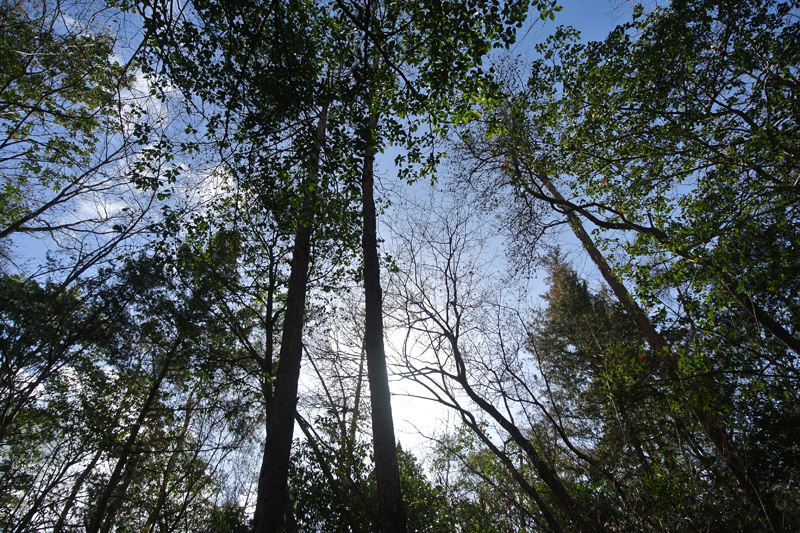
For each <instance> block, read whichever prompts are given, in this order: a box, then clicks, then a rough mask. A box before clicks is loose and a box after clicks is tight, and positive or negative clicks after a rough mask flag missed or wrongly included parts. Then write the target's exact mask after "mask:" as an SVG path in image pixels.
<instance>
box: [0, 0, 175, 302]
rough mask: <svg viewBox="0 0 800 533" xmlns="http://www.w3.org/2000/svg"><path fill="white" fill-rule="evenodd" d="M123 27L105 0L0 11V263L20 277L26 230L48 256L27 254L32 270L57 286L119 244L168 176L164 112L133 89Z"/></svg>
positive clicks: (123, 18)
mask: <svg viewBox="0 0 800 533" xmlns="http://www.w3.org/2000/svg"><path fill="white" fill-rule="evenodd" d="M66 12H69V19H68V20H67V18H65V13H66ZM132 32H135V27H134V25H133V24H132V22H131V21H130V20H129V18H128V16H127V14H126V13H125V12H124V11H122V10H121V9H119V8H118V7H116V6H113V5H109V4H107V3H105V2H88V3H87V2H75V3H73V2H61V1H55V2H51V1H46V2H33V3H32V2H25V1H18V2H6V3H4V4H3V6H2V8H0V39H2V42H3V53H2V57H0V63H2V65H3V69H2V75H0V117H2V118H0V125H1V126H2V134H0V161H2V163H0V173H2V176H3V188H2V191H0V239H1V240H2V246H3V248H4V251H3V256H4V260H5V261H6V266H7V267H9V266H13V268H15V269H18V270H19V271H21V272H23V273H25V274H27V273H28V272H29V269H30V266H29V265H27V264H26V263H27V262H28V261H29V259H30V258H27V257H26V254H25V253H20V248H21V245H25V244H29V243H31V242H35V241H32V240H31V239H34V238H36V239H39V240H40V241H41V242H42V243H43V244H38V243H37V244H36V246H42V245H44V246H47V247H48V248H49V252H50V253H51V255H50V256H49V258H50V260H51V261H50V263H49V264H48V263H46V262H44V261H40V260H37V261H36V262H35V263H34V265H33V268H34V270H33V271H34V272H37V273H38V274H39V275H41V274H42V272H46V273H48V274H49V275H51V276H55V277H58V278H59V279H60V280H61V282H62V283H63V284H64V286H68V285H69V283H71V282H72V281H74V280H76V279H78V278H79V277H80V276H81V275H82V274H83V273H84V272H86V271H87V270H90V269H91V268H92V267H93V265H96V264H97V263H98V262H100V261H104V260H107V259H109V258H110V257H113V253H112V252H113V251H114V249H115V248H117V247H118V245H120V244H121V243H124V242H127V243H133V242H134V237H136V236H137V235H139V234H141V233H142V232H143V231H145V230H146V226H147V224H148V223H150V222H151V221H152V220H151V219H150V217H151V216H152V214H151V213H150V211H151V208H152V207H154V206H156V205H158V204H159V203H160V200H163V199H164V198H165V194H166V192H165V186H166V184H167V183H168V182H174V181H175V180H176V179H177V174H178V171H177V168H176V166H173V165H170V164H168V163H166V161H165V157H166V154H165V152H166V151H167V148H168V146H169V144H168V143H164V142H163V138H161V139H159V138H158V136H159V132H160V131H161V130H163V129H164V128H165V127H166V126H165V125H164V124H163V122H162V123H161V124H159V121H163V118H164V117H163V116H158V114H155V113H152V114H151V115H153V116H152V117H151V116H148V113H147V111H148V100H147V99H146V98H144V97H143V96H142V95H141V94H139V93H138V90H137V89H136V88H135V85H136V81H137V80H136V76H135V75H136V69H137V68H138V67H139V65H140V60H141V57H140V49H139V48H138V47H137V46H138V45H137V44H136V39H135V38H131V37H130V33H132ZM131 43H133V44H131ZM119 57H124V58H125V59H124V60H122V61H123V63H122V64H120V60H118V59H117V58H119ZM139 81H142V83H146V82H145V81H144V80H141V79H140V80H139ZM56 260H59V262H56Z"/></svg>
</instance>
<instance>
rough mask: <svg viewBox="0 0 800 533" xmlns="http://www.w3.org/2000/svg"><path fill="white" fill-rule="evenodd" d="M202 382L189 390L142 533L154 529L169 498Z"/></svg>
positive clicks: (147, 532)
mask: <svg viewBox="0 0 800 533" xmlns="http://www.w3.org/2000/svg"><path fill="white" fill-rule="evenodd" d="M202 385H203V384H202V382H200V383H199V384H198V385H197V386H196V387H195V388H193V389H192V390H191V392H190V393H189V398H188V399H187V401H186V413H185V415H184V417H183V426H182V427H181V436H180V438H179V439H178V442H177V449H176V450H175V451H174V452H173V453H172V454H171V455H170V456H169V460H168V461H167V466H166V468H164V476H163V477H162V479H161V484H160V486H159V488H158V499H157V500H156V505H155V507H154V508H153V510H152V512H151V513H150V515H149V516H148V517H147V522H146V523H145V525H144V532H145V533H149V532H151V531H154V530H155V528H156V522H157V521H158V519H159V518H160V517H161V510H162V509H163V508H164V505H165V504H166V503H167V498H168V497H169V481H170V478H171V477H172V473H173V471H174V470H175V465H176V464H177V462H178V457H179V456H180V454H181V453H183V452H182V451H181V448H183V446H184V444H185V443H186V435H187V434H188V433H189V424H190V423H191V420H192V415H193V414H194V413H193V408H194V405H193V399H194V393H195V392H196V391H197V388H198V387H200V386H202Z"/></svg>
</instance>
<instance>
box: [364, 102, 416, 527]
mask: <svg viewBox="0 0 800 533" xmlns="http://www.w3.org/2000/svg"><path fill="white" fill-rule="evenodd" d="M375 124H376V120H375V115H374V112H373V111H372V110H371V109H370V111H369V117H368V119H367V128H366V135H367V138H366V139H365V141H366V142H365V148H364V169H363V173H362V177H361V194H362V215H363V224H364V227H363V234H362V248H363V253H364V312H365V318H364V348H365V351H366V354H367V379H368V381H369V389H370V403H371V407H372V444H373V449H374V453H375V478H376V482H377V489H378V511H379V514H380V518H381V523H380V527H381V531H382V532H383V533H406V531H407V527H406V516H405V511H404V509H403V496H402V493H401V490H400V472H399V468H398V463H397V446H396V443H395V436H394V422H393V421H392V403H391V394H390V392H389V376H388V372H387V370H386V354H385V352H384V346H383V293H382V291H381V280H380V263H379V261H378V239H377V230H376V213H375V198H374V181H375V175H374V161H375V141H374V132H375Z"/></svg>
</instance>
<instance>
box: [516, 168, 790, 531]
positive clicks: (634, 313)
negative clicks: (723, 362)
mask: <svg viewBox="0 0 800 533" xmlns="http://www.w3.org/2000/svg"><path fill="white" fill-rule="evenodd" d="M515 163H516V162H515ZM518 168H519V167H518V165H517V170H518ZM536 177H537V179H538V180H539V181H540V183H541V185H542V186H543V187H544V188H545V189H546V190H547V191H548V193H550V195H551V196H552V197H553V199H555V200H556V202H558V203H560V204H563V203H565V202H564V197H563V196H561V193H560V192H559V191H558V189H557V188H556V187H555V185H553V183H552V182H551V181H550V179H549V177H548V176H547V175H546V174H544V173H538V174H536ZM567 220H568V221H569V224H570V226H571V227H572V231H573V232H574V233H575V236H576V237H578V240H579V241H580V242H581V244H582V245H583V247H584V249H585V250H586V252H587V253H588V254H589V257H590V258H591V259H592V261H593V262H594V264H595V265H596V266H597V268H598V270H600V274H601V275H602V276H603V279H604V280H605V281H606V283H608V285H609V287H611V290H612V292H613V293H614V295H615V296H616V297H617V300H618V301H619V302H620V303H621V304H622V306H623V307H624V308H625V311H626V312H627V313H628V316H629V317H630V318H631V320H633V322H634V324H635V325H636V328H637V329H638V330H639V333H641V335H642V337H644V340H645V342H647V344H648V345H649V346H650V348H651V349H652V350H653V353H654V354H655V356H656V357H657V358H658V360H659V361H660V362H661V364H662V366H663V367H664V370H665V371H666V372H667V376H668V377H669V379H670V381H671V382H672V383H673V384H674V385H675V386H676V388H677V389H678V391H679V392H680V393H682V394H683V395H684V397H685V398H686V400H687V403H688V405H689V408H690V409H691V411H692V414H693V415H694V417H695V418H696V419H697V421H698V422H699V423H700V426H701V427H702V428H703V431H704V432H705V434H706V436H707V437H708V438H709V440H711V442H712V443H713V445H714V447H715V448H716V449H717V452H718V453H719V456H720V458H722V460H723V461H724V462H725V465H726V466H727V467H728V471H729V472H730V473H731V474H732V475H733V477H734V478H735V479H736V481H737V482H738V484H739V487H740V488H741V489H742V491H743V492H744V494H745V496H746V498H747V500H748V501H749V502H750V504H751V505H753V507H754V508H755V509H756V510H757V511H758V512H759V513H760V514H761V515H762V516H763V517H764V518H766V520H767V522H768V523H769V525H770V529H771V530H775V531H780V530H782V529H783V527H782V524H783V522H784V520H783V516H782V513H780V512H779V511H778V510H777V509H776V508H775V505H774V503H773V502H772V501H771V499H770V498H769V497H768V495H767V494H766V493H764V492H763V491H762V490H761V488H760V485H759V482H758V478H757V476H756V475H755V473H754V472H753V471H752V470H751V469H750V468H749V467H748V465H747V463H746V461H744V459H742V457H741V455H740V454H739V451H738V449H737V446H736V443H735V442H734V440H733V438H732V436H731V434H730V432H729V431H728V430H727V429H726V428H725V427H724V425H723V423H722V422H721V421H720V420H719V419H718V418H717V416H716V415H715V414H714V413H713V412H711V411H709V410H708V409H706V408H705V407H704V406H703V405H701V404H699V403H698V402H697V401H695V400H693V399H692V398H691V396H692V387H691V385H690V384H687V383H686V382H685V380H683V378H682V377H681V375H680V372H679V365H678V359H677V357H676V356H675V354H674V353H673V352H672V351H671V350H670V348H669V346H668V344H667V342H666V340H665V339H664V337H662V336H661V334H660V333H659V332H658V331H657V330H656V329H655V327H654V326H653V323H652V322H651V321H650V318H649V317H648V316H647V315H646V314H645V313H644V311H643V310H642V308H641V307H639V305H638V304H637V303H636V301H635V300H634V299H633V297H632V296H631V294H630V293H629V292H628V289H627V288H626V287H625V286H624V285H623V284H622V283H621V282H620V281H619V279H617V277H616V275H615V274H614V272H613V271H612V270H611V267H610V266H609V264H608V263H607V262H606V260H605V257H603V254H602V253H601V252H600V250H598V249H597V246H595V244H594V241H593V240H592V238H591V236H590V235H589V233H588V232H587V231H586V229H584V227H583V224H582V223H581V220H580V218H579V217H578V216H577V215H576V214H575V213H574V212H568V213H567Z"/></svg>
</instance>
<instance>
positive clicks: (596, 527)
mask: <svg viewBox="0 0 800 533" xmlns="http://www.w3.org/2000/svg"><path fill="white" fill-rule="evenodd" d="M444 334H445V336H446V337H447V340H448V341H449V342H450V348H451V350H452V352H453V358H454V359H455V362H456V368H457V375H456V376H455V379H456V381H458V383H459V384H460V385H461V387H462V388H463V389H464V392H466V393H467V396H469V398H470V399H471V400H472V401H473V402H475V403H476V404H477V405H478V407H480V408H481V409H482V410H483V411H484V412H485V413H486V414H488V415H489V416H491V417H492V418H493V419H494V420H495V421H496V422H497V423H498V424H500V426H501V427H502V428H503V429H504V430H506V432H508V434H509V435H510V436H511V438H512V440H513V441H514V442H515V443H516V444H517V445H518V446H519V447H520V448H521V449H522V451H524V452H525V455H526V456H527V457H528V460H529V461H530V462H531V464H532V465H533V468H534V469H535V470H536V474H537V475H538V476H539V479H541V480H542V481H543V482H544V484H545V485H547V488H548V489H550V494H552V496H553V500H554V501H555V504H556V505H558V506H559V507H560V508H561V509H562V510H563V511H564V513H565V514H566V515H567V516H568V517H569V518H570V521H571V522H572V523H573V524H574V525H575V526H577V527H578V530H579V531H602V530H603V527H602V526H601V525H600V523H599V522H598V521H597V519H596V518H595V517H593V516H591V515H589V514H588V513H587V511H586V509H584V508H583V506H582V505H581V504H580V503H579V502H578V501H576V500H575V499H574V498H573V497H572V496H571V495H570V493H569V492H568V491H567V489H566V487H564V484H563V483H562V482H561V478H559V477H558V474H557V473H556V472H555V471H554V470H553V469H552V468H551V467H550V465H549V464H547V463H546V462H545V461H544V459H543V458H542V456H541V455H540V454H539V452H538V450H536V448H535V447H534V446H533V442H531V441H530V440H528V439H527V438H526V437H525V435H523V434H522V432H521V431H520V429H519V428H518V427H517V426H516V425H515V424H514V423H513V422H511V421H510V420H508V419H507V418H506V417H504V416H503V415H502V413H500V411H498V410H497V409H496V408H495V407H494V406H493V405H492V404H491V403H489V402H487V401H486V400H485V399H484V398H483V397H482V396H481V395H479V394H478V393H477V392H476V391H475V389H473V388H472V386H471V385H470V383H469V380H468V379H467V371H466V365H465V363H464V358H463V357H462V355H461V349H460V347H459V346H458V339H457V337H456V336H455V335H454V334H453V333H452V332H451V331H449V330H447V329H445V330H444ZM479 436H480V434H479ZM492 451H493V452H494V451H495V450H494V449H492ZM498 457H500V456H499V455H498ZM501 459H502V458H501ZM506 466H507V465H506ZM512 476H513V472H512ZM517 481H518V482H519V480H517ZM523 488H525V486H524V485H523ZM534 501H536V503H537V505H539V507H540V509H541V511H542V514H543V515H544V516H545V518H546V519H547V521H548V523H549V525H550V527H552V528H553V529H554V530H556V531H558V530H560V525H559V523H558V522H557V521H556V520H555V517H554V516H553V514H552V512H551V511H550V510H549V508H548V507H547V506H545V505H544V504H543V502H542V501H541V499H539V498H534Z"/></svg>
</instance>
